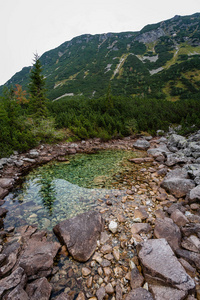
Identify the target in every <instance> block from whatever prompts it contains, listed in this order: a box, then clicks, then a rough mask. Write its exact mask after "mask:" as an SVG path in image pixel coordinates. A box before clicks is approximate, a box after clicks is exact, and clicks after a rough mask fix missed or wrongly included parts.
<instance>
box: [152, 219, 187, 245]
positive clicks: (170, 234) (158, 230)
mask: <svg viewBox="0 0 200 300" xmlns="http://www.w3.org/2000/svg"><path fill="white" fill-rule="evenodd" d="M154 235H155V237H156V238H158V239H160V238H165V239H166V240H167V241H168V243H169V244H170V246H171V247H172V249H177V248H179V247H180V243H181V232H180V229H179V227H178V226H177V225H176V224H175V223H174V222H173V221H172V220H171V219H170V218H164V219H156V222H155V228H154Z"/></svg>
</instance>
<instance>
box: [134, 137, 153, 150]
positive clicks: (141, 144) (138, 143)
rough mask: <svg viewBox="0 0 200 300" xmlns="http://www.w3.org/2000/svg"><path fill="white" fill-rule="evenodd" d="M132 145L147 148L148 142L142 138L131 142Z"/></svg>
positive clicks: (137, 147) (140, 148) (141, 148)
mask: <svg viewBox="0 0 200 300" xmlns="http://www.w3.org/2000/svg"><path fill="white" fill-rule="evenodd" d="M133 147H134V148H136V149H139V150H147V149H149V147H150V143H149V142H148V141H147V140H144V139H138V140H137V141H136V142H135V143H133Z"/></svg>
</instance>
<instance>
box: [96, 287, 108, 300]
mask: <svg viewBox="0 0 200 300" xmlns="http://www.w3.org/2000/svg"><path fill="white" fill-rule="evenodd" d="M105 295H106V290H105V288H104V287H103V286H102V287H100V288H99V289H98V290H97V291H96V296H97V299H98V300H103V298H104V297H105Z"/></svg>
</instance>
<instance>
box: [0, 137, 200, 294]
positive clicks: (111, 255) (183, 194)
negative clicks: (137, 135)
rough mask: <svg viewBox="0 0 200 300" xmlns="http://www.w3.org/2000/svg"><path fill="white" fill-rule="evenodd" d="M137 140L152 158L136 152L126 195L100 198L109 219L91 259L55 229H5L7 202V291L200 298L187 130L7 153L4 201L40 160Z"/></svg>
mask: <svg viewBox="0 0 200 300" xmlns="http://www.w3.org/2000/svg"><path fill="white" fill-rule="evenodd" d="M192 142H193V143H194V141H192ZM133 143H134V147H136V148H139V149H143V150H144V151H145V152H144V158H140V159H133V160H132V164H133V170H134V172H133V171H129V170H127V173H125V174H124V178H123V181H122V187H123V188H125V190H126V196H124V197H120V196H119V195H117V194H116V195H115V196H114V197H113V198H110V197H108V198H107V201H106V202H104V201H102V200H101V199H99V204H98V206H97V207H96V208H95V210H96V211H98V212H99V213H100V216H101V217H102V219H103V220H104V226H103V229H102V231H101V233H100V235H99V237H98V238H97V239H96V244H95V245H96V249H95V251H94V253H93V254H92V255H91V257H90V259H89V260H88V261H86V262H77V261H75V260H74V259H73V258H72V256H71V255H70V254H69V252H70V251H69V252H68V250H69V249H67V248H66V246H65V245H60V244H59V243H58V242H52V234H48V235H46V233H45V232H40V231H37V229H36V228H34V227H31V226H25V227H23V228H20V229H17V230H15V229H14V228H9V229H8V230H7V231H4V230H3V217H4V216H5V215H6V211H5V210H4V209H3V208H0V210H1V217H2V219H1V227H2V229H1V235H0V236H1V241H2V242H1V254H0V276H1V278H2V279H1V280H0V297H1V298H0V299H23V300H24V299H36V298H37V299H50V297H51V299H57V300H62V299H74V298H75V297H78V299H85V298H87V299H94V300H95V299H98V300H102V299H108V298H110V299H111V298H112V299H113V300H114V299H116V300H119V299H125V298H127V299H136V300H140V299H141V300H142V299H158V300H159V299H166V300H167V299H177V300H178V299H187V300H192V299H200V282H199V280H200V275H199V271H200V216H199V214H200V205H199V198H198V197H199V194H198V193H197V195H196V194H195V196H194V192H193V193H192V192H191V191H193V190H194V189H195V188H197V187H198V182H197V183H195V181H194V180H193V179H194V178H193V179H191V178H189V177H187V178H185V177H183V176H182V175H183V173H184V172H185V169H184V170H183V166H184V165H185V164H187V166H188V164H190V165H191V164H192V163H194V162H193V161H192V160H191V158H190V155H188V156H187V155H185V156H184V157H183V155H182V154H181V155H180V153H179V152H180V150H179V149H180V148H181V147H182V146H181V147H180V144H181V145H183V140H181V138H179V142H177V141H176V142H173V141H171V144H170V145H169V142H168V144H167V141H166V140H165V139H164V138H163V139H158V138H156V139H151V141H150V144H149V145H148V141H147V140H146V139H142V141H141V140H139V141H137V142H136V143H135V140H133V139H131V138H126V139H123V140H115V141H110V142H107V143H101V142H100V141H99V140H97V139H96V140H90V141H86V142H85V141H82V142H79V143H76V144H73V143H70V144H60V145H56V146H54V147H51V146H46V145H44V146H40V147H39V148H38V149H34V150H32V151H30V152H29V153H27V154H20V155H19V154H17V153H16V154H15V155H14V156H12V157H11V158H9V159H7V161H6V160H0V166H1V178H0V194H1V195H0V198H2V200H1V204H3V197H4V196H5V195H6V194H7V193H8V191H9V190H10V188H11V187H12V186H13V185H14V184H15V183H16V182H17V181H18V180H19V178H20V176H21V174H24V173H25V172H27V171H28V170H29V169H31V168H33V167H34V166H36V165H38V164H41V163H45V162H47V161H50V160H52V159H58V160H63V159H64V156H65V155H66V154H75V153H76V152H88V153H92V152H94V151H96V150H97V149H108V148H115V149H134V148H133ZM178 143H179V144H178ZM184 145H185V144H184ZM167 146H168V148H167V150H166V147H167ZM192 146H193V147H194V144H193V145H192ZM197 146H198V144H197ZM149 147H150V149H149V150H148V153H147V152H146V150H147V149H148V148H149ZM170 147H171V148H172V147H174V149H173V152H172V151H170V150H169V148H170ZM184 147H185V146H184ZM184 147H182V148H181V149H186V150H187V149H188V148H189V146H187V147H185V148H184ZM175 148H176V149H175ZM155 149H159V150H156V151H155ZM196 149H197V148H196ZM151 150H152V151H151ZM171 150H172V149H171ZM197 150H198V149H197ZM185 152H186V151H185ZM197 152H198V151H195V153H197ZM192 153H193V152H192ZM193 157H194V156H193ZM186 158H187V159H186ZM195 159H196V158H195ZM197 159H198V158H197ZM186 160H187V161H186ZM172 161H173V162H172ZM195 163H196V161H195ZM177 170H178V171H177ZM195 170H196V169H195ZM173 172H175V175H173V176H172V177H166V174H167V176H168V175H169V174H174V173H173ZM180 174H182V175H180ZM181 176H182V177H181ZM171 178H172V179H171ZM195 178H197V176H196V177H195ZM169 179H170V180H171V181H170V182H168V181H167V180H169ZM180 179H181V182H184V184H183V186H182V185H181V183H180ZM184 180H186V181H184ZM166 181H167V183H166ZM163 182H164V183H163ZM171 182H172V183H171ZM59 249H60V250H59ZM56 253H59V256H57V257H56ZM55 257H56V261H55V260H54V263H53V259H55ZM56 264H58V265H56ZM58 267H60V268H58ZM46 278H48V281H47V280H46ZM44 287H45V288H44ZM16 295H17V297H18V298H15V297H16ZM50 295H52V296H50ZM42 297H43V298H42Z"/></svg>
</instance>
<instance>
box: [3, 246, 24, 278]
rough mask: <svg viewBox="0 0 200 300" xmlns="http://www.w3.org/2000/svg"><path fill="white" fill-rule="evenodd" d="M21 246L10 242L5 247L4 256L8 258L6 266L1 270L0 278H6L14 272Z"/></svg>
mask: <svg viewBox="0 0 200 300" xmlns="http://www.w3.org/2000/svg"><path fill="white" fill-rule="evenodd" d="M20 250H21V246H20V244H19V243H18V242H15V241H14V242H10V243H8V244H5V245H4V249H3V252H2V255H5V256H6V261H5V264H3V265H2V267H1V268H0V276H5V275H6V274H7V273H8V272H10V271H11V270H12V268H13V267H14V266H15V264H16V262H17V257H18V255H19V253H20Z"/></svg>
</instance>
